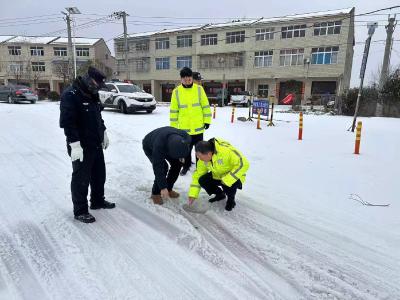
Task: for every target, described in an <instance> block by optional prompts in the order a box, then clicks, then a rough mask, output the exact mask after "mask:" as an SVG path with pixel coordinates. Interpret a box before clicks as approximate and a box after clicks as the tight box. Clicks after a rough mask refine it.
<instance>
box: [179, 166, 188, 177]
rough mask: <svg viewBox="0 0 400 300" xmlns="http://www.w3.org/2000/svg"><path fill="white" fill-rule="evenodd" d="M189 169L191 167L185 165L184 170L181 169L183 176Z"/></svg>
mask: <svg viewBox="0 0 400 300" xmlns="http://www.w3.org/2000/svg"><path fill="white" fill-rule="evenodd" d="M189 169H190V168H188V167H183V168H182V170H181V176H185V175H186V173H187V172H188V171H189Z"/></svg>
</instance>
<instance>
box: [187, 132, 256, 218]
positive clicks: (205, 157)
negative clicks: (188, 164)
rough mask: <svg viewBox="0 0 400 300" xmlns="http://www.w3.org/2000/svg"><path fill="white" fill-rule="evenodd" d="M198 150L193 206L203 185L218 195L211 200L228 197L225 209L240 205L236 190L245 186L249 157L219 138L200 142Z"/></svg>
mask: <svg viewBox="0 0 400 300" xmlns="http://www.w3.org/2000/svg"><path fill="white" fill-rule="evenodd" d="M195 151H196V156H197V157H198V158H199V160H198V161H197V168H196V171H195V172H194V173H193V176H192V183H191V185H190V189H189V205H192V204H193V203H194V201H196V199H197V198H198V196H199V193H200V189H201V188H203V189H204V190H205V191H206V192H207V193H208V195H210V196H211V195H213V194H214V195H215V196H214V197H213V198H211V199H209V202H211V203H212V202H216V201H221V200H224V199H225V198H227V201H226V205H225V209H226V210H227V211H231V210H232V209H233V208H234V207H235V205H236V202H235V195H236V191H237V189H242V187H243V184H244V182H245V179H246V172H247V170H248V169H249V162H248V160H247V159H246V157H244V156H243V154H242V153H241V152H240V151H239V150H237V149H236V148H234V147H233V146H232V145H231V144H229V143H228V142H226V141H224V140H222V139H219V138H218V139H217V138H212V139H210V140H209V141H200V142H198V143H197V144H196V146H195ZM221 187H222V189H221Z"/></svg>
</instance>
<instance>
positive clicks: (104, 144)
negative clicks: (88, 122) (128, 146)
mask: <svg viewBox="0 0 400 300" xmlns="http://www.w3.org/2000/svg"><path fill="white" fill-rule="evenodd" d="M102 145H103V149H104V150H105V149H107V148H108V145H110V140H109V138H108V136H107V131H106V130H104V137H103V143H102Z"/></svg>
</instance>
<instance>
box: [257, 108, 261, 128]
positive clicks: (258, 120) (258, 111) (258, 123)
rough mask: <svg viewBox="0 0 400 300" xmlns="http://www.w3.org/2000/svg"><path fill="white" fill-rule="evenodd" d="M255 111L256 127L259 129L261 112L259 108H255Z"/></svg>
mask: <svg viewBox="0 0 400 300" xmlns="http://www.w3.org/2000/svg"><path fill="white" fill-rule="evenodd" d="M257 113H258V116H257V129H261V112H260V110H259V109H257Z"/></svg>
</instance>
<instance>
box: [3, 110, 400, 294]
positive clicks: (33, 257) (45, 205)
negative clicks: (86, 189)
mask: <svg viewBox="0 0 400 300" xmlns="http://www.w3.org/2000/svg"><path fill="white" fill-rule="evenodd" d="M237 111H238V115H241V116H245V115H246V110H245V109H238V110H237ZM58 112H59V106H58V104H56V103H48V102H41V103H37V104H36V105H24V104H20V105H9V104H5V103H0V299H363V300H364V299H400V287H399V282H400V230H399V228H400V217H399V216H400V203H399V199H400V198H399V196H398V195H399V186H398V178H399V172H400V171H399V170H400V163H399V159H398V153H399V150H400V141H399V139H398V136H399V134H400V120H395V119H384V118H379V119H375V118H370V119H363V122H364V131H363V140H362V144H361V155H360V156H355V155H353V154H352V151H353V143H354V135H353V134H351V133H349V132H347V131H346V129H347V127H348V126H349V125H350V122H351V119H350V118H346V117H330V116H307V115H306V116H305V118H304V119H305V125H304V127H305V129H304V140H303V141H302V142H299V141H297V140H296V136H297V125H298V124H297V123H296V121H297V118H298V117H297V116H296V115H293V114H286V113H277V114H275V116H276V119H277V121H276V125H277V126H276V127H274V128H267V127H265V124H264V123H263V126H264V128H263V130H261V131H257V130H256V129H255V124H254V123H249V122H247V123H241V122H235V123H234V124H230V123H229V115H230V109H229V108H223V109H220V110H218V112H217V119H216V120H214V121H215V122H214V123H213V124H212V126H211V128H210V130H209V131H207V132H206V136H207V137H208V138H210V137H212V136H219V137H223V138H225V139H227V140H229V141H230V142H232V144H234V145H235V146H237V147H238V148H239V149H240V150H241V151H242V152H243V153H244V154H245V155H246V156H247V157H248V158H249V161H250V164H251V167H250V170H249V172H248V181H247V182H246V184H245V186H244V189H243V191H240V192H239V193H238V201H237V202H238V205H237V207H236V208H235V209H234V210H233V211H232V212H231V213H228V212H225V210H224V204H223V203H215V204H213V205H212V206H211V209H210V210H209V211H208V212H207V213H206V214H205V215H198V214H189V213H187V212H185V211H183V210H182V209H181V205H182V204H183V203H185V201H186V195H187V189H188V185H189V184H190V176H185V177H180V178H179V180H178V182H177V186H176V187H177V190H178V191H179V192H180V193H181V198H180V199H179V200H178V201H176V202H173V201H170V202H169V203H167V204H166V205H164V206H154V205H153V204H152V202H151V200H150V199H149V195H150V190H151V185H152V181H153V175H152V170H151V166H150V164H149V162H148V161H147V159H146V157H145V156H144V154H143V153H142V150H141V140H142V138H143V137H144V135H145V134H146V133H147V132H149V131H150V130H152V129H154V128H156V127H160V126H165V125H168V119H169V118H168V107H158V108H157V110H156V111H155V112H154V113H153V114H151V115H147V114H136V115H122V114H119V113H117V112H114V111H112V110H106V111H104V112H103V118H104V119H105V123H106V126H107V127H108V132H109V137H110V141H111V143H110V147H109V149H107V150H106V151H105V157H106V164H107V183H106V197H107V199H108V200H110V201H113V202H116V203H117V208H116V209H114V210H107V211H104V210H103V211H94V212H93V214H94V215H95V217H96V219H97V221H96V222H95V223H93V224H82V223H78V222H75V221H74V220H73V217H72V203H71V200H70V191H69V182H70V173H71V164H70V161H69V157H68V156H67V154H66V147H65V138H64V136H63V132H62V130H61V129H60V128H59V127H58ZM352 193H354V194H358V195H359V196H360V197H362V198H363V199H364V200H366V201H368V202H371V203H379V204H382V203H384V204H386V203H390V206H389V207H366V206H363V205H361V204H360V203H358V202H356V201H354V200H351V199H349V195H350V194H352ZM201 199H203V200H206V199H207V195H206V194H202V195H201Z"/></svg>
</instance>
